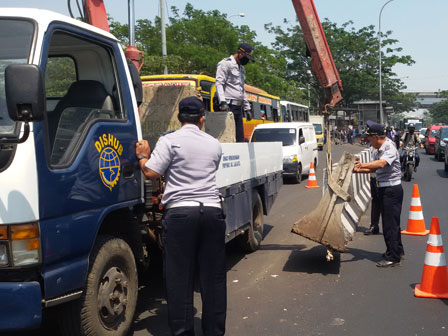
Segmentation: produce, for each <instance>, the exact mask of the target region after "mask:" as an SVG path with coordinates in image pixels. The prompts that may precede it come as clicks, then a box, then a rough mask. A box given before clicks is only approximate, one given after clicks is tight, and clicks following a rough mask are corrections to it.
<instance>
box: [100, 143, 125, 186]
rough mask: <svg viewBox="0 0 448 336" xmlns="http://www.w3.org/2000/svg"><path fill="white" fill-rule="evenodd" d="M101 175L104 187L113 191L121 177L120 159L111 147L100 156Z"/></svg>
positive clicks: (105, 149)
mask: <svg viewBox="0 0 448 336" xmlns="http://www.w3.org/2000/svg"><path fill="white" fill-rule="evenodd" d="M100 175H101V180H102V181H103V183H104V185H105V186H106V187H108V188H109V189H110V190H111V191H112V188H113V187H115V185H116V184H117V182H118V179H119V177H120V158H119V157H118V154H117V152H116V151H115V150H114V149H113V148H111V147H106V148H104V149H103V150H102V152H101V154H100Z"/></svg>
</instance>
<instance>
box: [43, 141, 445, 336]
mask: <svg viewBox="0 0 448 336" xmlns="http://www.w3.org/2000/svg"><path fill="white" fill-rule="evenodd" d="M362 149H363V148H362V147H360V146H352V145H344V146H334V147H333V160H334V161H337V160H338V159H339V157H340V155H341V153H342V152H343V151H344V150H346V151H349V152H352V153H357V152H359V151H360V150H362ZM420 155H421V166H420V167H419V170H418V172H417V173H416V174H414V178H413V180H412V181H411V182H403V188H404V201H403V210H402V215H401V226H402V228H406V226H407V219H408V214H409V207H410V200H411V194H412V185H413V184H414V183H415V184H418V186H419V189H420V196H421V202H422V206H423V213H424V217H425V222H426V227H427V228H428V229H429V226H430V221H431V216H438V217H439V220H440V226H441V231H442V236H443V240H444V241H445V242H448V210H447V207H448V201H447V194H448V175H447V174H445V172H444V170H443V163H442V162H437V161H435V160H434V158H433V156H432V155H431V156H429V155H426V154H424V152H423V151H421V154H420ZM319 156H320V157H319V160H320V165H319V167H318V169H317V180H318V184H319V185H320V186H322V167H323V166H324V162H325V158H324V152H320V153H319ZM306 182H307V180H306V179H305V180H304V181H303V182H302V183H301V184H299V185H295V184H285V185H284V186H283V187H282V189H281V190H280V193H279V196H278V198H277V200H276V202H275V204H274V207H273V209H272V211H271V213H270V215H269V216H267V217H265V221H264V222H265V238H264V241H263V245H262V247H261V249H260V250H259V251H257V252H255V253H252V254H249V255H245V254H243V253H241V252H240V251H239V250H238V248H237V247H236V246H234V245H233V244H232V243H230V244H228V247H227V257H228V262H227V267H228V272H227V280H228V285H227V286H228V295H227V296H228V313H227V335H244V336H252V335H254V336H255V335H257V336H258V335H269V336H274V335H282V336H283V335H288V336H289V335H365V336H368V335H431V336H436V335H448V307H447V304H448V300H440V299H422V298H416V297H414V294H413V289H414V286H415V284H417V283H420V281H421V275H422V270H423V264H424V257H425V249H426V240H427V237H416V236H405V235H403V236H402V239H403V245H404V248H405V252H406V259H405V260H404V261H403V262H402V265H401V266H399V267H394V268H391V269H379V268H377V267H375V262H376V261H378V260H380V259H381V253H383V252H384V251H385V245H384V240H383V236H382V235H381V234H380V235H375V236H364V235H363V231H365V230H366V229H367V228H368V226H369V223H370V222H369V220H370V216H369V215H367V214H366V215H364V216H363V218H362V220H361V223H360V225H359V227H358V232H356V234H355V238H354V240H353V241H352V242H350V243H349V244H348V250H347V253H344V254H336V255H335V260H334V261H333V262H327V261H326V260H325V253H326V249H325V248H324V247H323V246H321V245H319V244H316V243H314V242H311V241H309V240H307V239H305V238H303V237H300V236H298V235H295V234H292V233H291V232H290V231H291V227H292V225H293V223H294V222H295V221H297V220H298V219H300V218H301V217H302V216H304V215H305V214H307V213H308V212H309V211H310V210H311V209H313V208H315V207H316V206H317V204H318V202H319V200H320V197H321V194H322V190H321V189H306V188H305V185H306ZM195 306H196V319H195V326H196V331H197V335H202V332H201V330H200V329H201V328H200V316H201V305H200V294H199V293H196V294H195ZM53 322H54V321H53ZM53 322H52V320H51V319H50V322H47V325H46V327H44V328H42V329H41V331H38V332H37V333H35V334H34V335H50V334H49V332H50V331H51V335H57V332H56V330H55V329H54V328H53V327H52V325H53ZM131 335H134V336H140V335H155V336H162V335H170V333H169V329H168V326H167V309H166V302H165V300H164V298H163V286H162V278H161V265H160V263H154V265H153V266H152V267H151V269H150V271H149V272H148V274H146V276H145V279H144V284H143V285H142V286H141V288H140V295H139V304H138V309H137V314H136V320H135V322H134V325H133V332H132V333H131Z"/></svg>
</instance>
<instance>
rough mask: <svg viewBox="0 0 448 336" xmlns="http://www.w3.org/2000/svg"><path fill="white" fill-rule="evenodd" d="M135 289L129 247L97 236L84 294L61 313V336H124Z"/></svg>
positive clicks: (132, 313)
mask: <svg viewBox="0 0 448 336" xmlns="http://www.w3.org/2000/svg"><path fill="white" fill-rule="evenodd" d="M137 290H138V281H137V268H136V265H135V260H134V255H133V253H132V250H131V248H130V247H129V245H128V244H127V243H126V242H125V241H124V240H122V239H119V238H115V237H111V236H100V237H99V239H98V241H97V242H96V244H95V247H94V249H93V251H92V254H91V257H90V267H89V272H88V275H87V282H86V288H85V290H84V293H83V295H82V297H81V298H80V299H79V300H77V301H75V302H71V303H70V304H69V305H68V306H67V307H65V308H66V309H65V310H64V311H63V314H64V316H63V318H62V320H61V322H60V323H61V329H62V330H61V331H62V332H63V335H66V336H75V335H76V336H78V335H83V336H125V335H127V333H128V331H129V328H130V326H131V323H132V321H133V317H134V312H135V308H136V304H137Z"/></svg>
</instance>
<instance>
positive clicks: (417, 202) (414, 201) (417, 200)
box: [411, 197, 422, 206]
mask: <svg viewBox="0 0 448 336" xmlns="http://www.w3.org/2000/svg"><path fill="white" fill-rule="evenodd" d="M421 205H422V202H420V197H419V198H412V199H411V206H421Z"/></svg>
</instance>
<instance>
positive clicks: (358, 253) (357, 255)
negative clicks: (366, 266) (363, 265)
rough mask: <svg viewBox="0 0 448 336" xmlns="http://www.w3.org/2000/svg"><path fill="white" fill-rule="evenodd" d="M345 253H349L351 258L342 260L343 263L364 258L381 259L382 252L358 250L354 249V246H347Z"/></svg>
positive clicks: (375, 260)
mask: <svg viewBox="0 0 448 336" xmlns="http://www.w3.org/2000/svg"><path fill="white" fill-rule="evenodd" d="M345 253H346V254H351V255H352V256H353V258H351V259H349V260H343V261H342V262H343V263H345V262H353V261H358V260H364V259H366V260H370V261H374V262H377V261H380V260H381V259H382V254H381V253H379V252H371V251H367V250H360V249H356V248H348V249H347V251H346V252H345Z"/></svg>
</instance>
